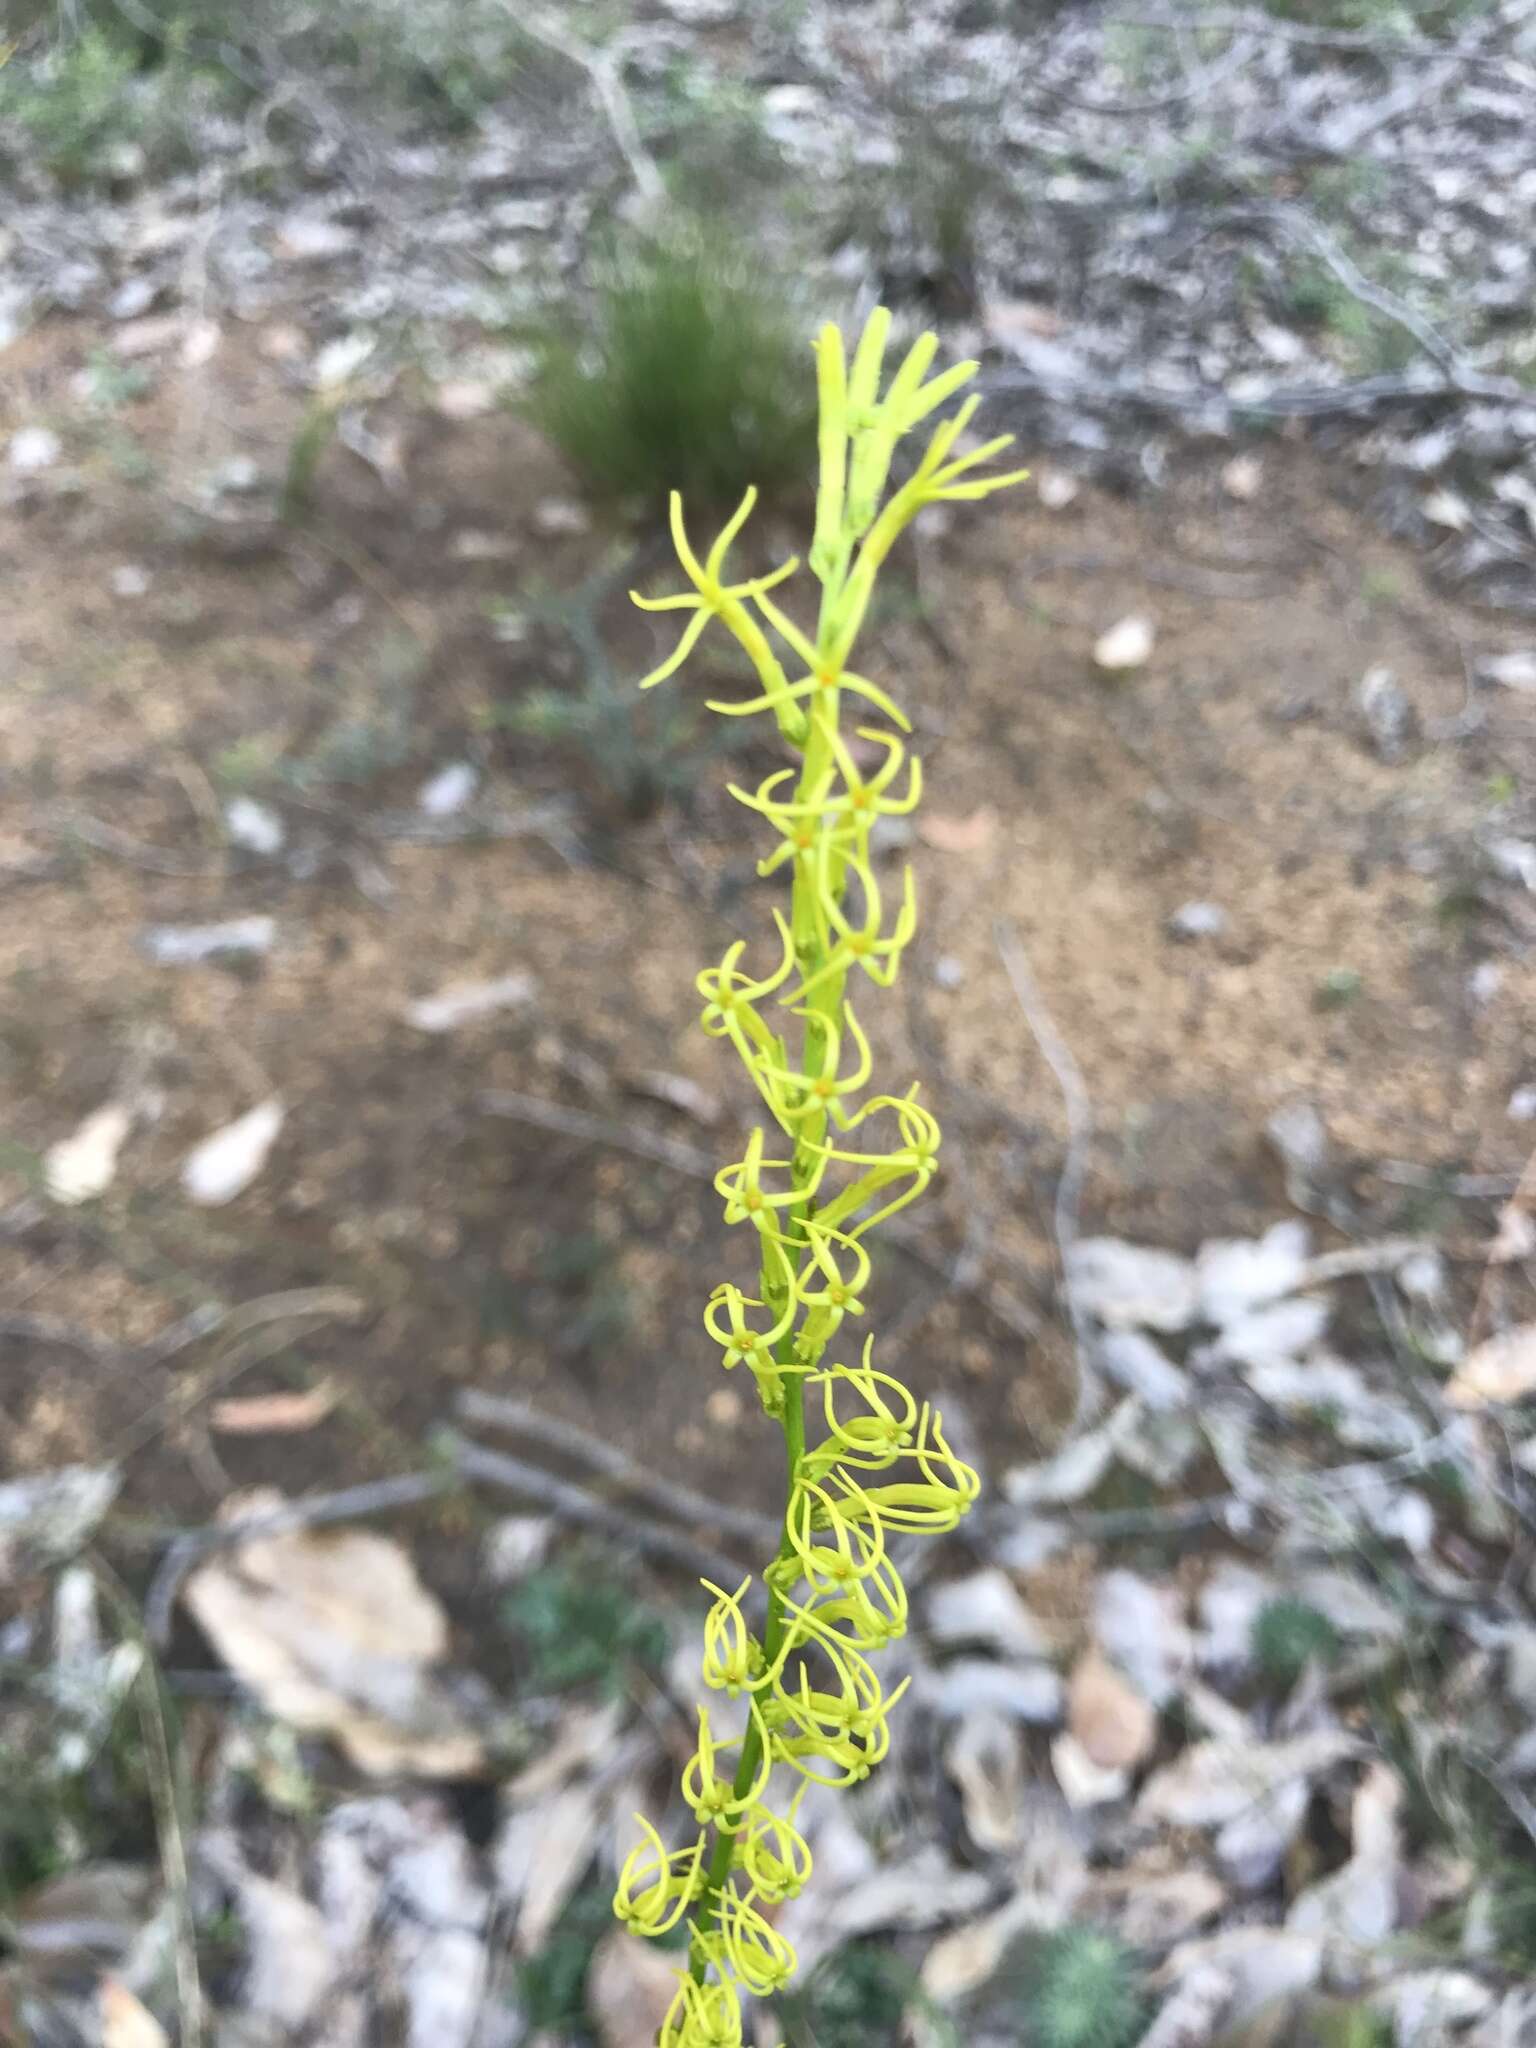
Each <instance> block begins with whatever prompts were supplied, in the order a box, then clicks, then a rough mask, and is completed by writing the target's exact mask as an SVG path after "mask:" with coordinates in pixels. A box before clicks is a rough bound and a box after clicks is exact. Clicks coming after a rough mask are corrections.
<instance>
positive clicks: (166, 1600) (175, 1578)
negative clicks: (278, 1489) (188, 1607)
mask: <svg viewBox="0 0 1536 2048" xmlns="http://www.w3.org/2000/svg"><path fill="white" fill-rule="evenodd" d="M458 1484H459V1481H458V1477H457V1475H456V1474H455V1473H453V1472H449V1471H446V1470H442V1469H439V1470H437V1471H432V1472H405V1473H401V1474H400V1475H399V1476H398V1477H397V1478H394V1479H375V1480H371V1481H369V1482H368V1483H367V1484H366V1485H363V1486H347V1487H343V1488H342V1489H341V1490H340V1492H338V1493H317V1494H314V1495H312V1496H311V1497H310V1498H309V1499H307V1500H293V1501H285V1502H284V1504H283V1505H282V1506H281V1507H279V1508H264V1509H262V1510H261V1512H260V1513H258V1514H250V1515H241V1516H238V1517H237V1518H236V1519H234V1520H233V1521H229V1522H217V1523H214V1524H213V1525H212V1526H211V1527H209V1528H207V1529H191V1530H188V1531H187V1532H186V1533H185V1534H184V1535H181V1536H178V1537H176V1538H175V1539H174V1540H173V1541H172V1543H171V1544H170V1545H169V1546H168V1547H167V1549H166V1553H165V1555H164V1557H162V1558H161V1560H160V1563H159V1565H158V1566H157V1567H156V1570H155V1575H154V1577H153V1579H151V1581H150V1585H149V1591H148V1592H147V1593H146V1594H145V1596H144V1633H145V1635H146V1636H147V1637H148V1639H149V1641H150V1642H151V1643H152V1644H154V1646H155V1647H156V1648H157V1649H163V1648H164V1647H165V1645H166V1643H167V1642H168V1641H169V1640H170V1634H171V1615H172V1612H173V1610H174V1608H175V1605H176V1596H177V1594H178V1593H179V1592H180V1591H181V1587H182V1582H183V1580H184V1579H185V1578H186V1576H187V1574H188V1572H190V1571H191V1570H192V1569H193V1568H194V1566H196V1565H199V1564H201V1563H202V1561H203V1559H204V1558H205V1557H211V1556H212V1555H213V1554H214V1552H215V1551H219V1550H228V1549H229V1548H230V1546H231V1545H233V1544H238V1543H250V1542H254V1541H255V1540H256V1539H257V1538H259V1537H263V1536H288V1535H291V1534H292V1533H293V1531H294V1530H295V1529H315V1528H319V1527H321V1526H323V1525H324V1524H325V1523H328V1522H353V1521H356V1520H358V1519H359V1518H360V1517H361V1516H363V1515H377V1514H382V1513H384V1511H385V1510H386V1509H389V1508H404V1507H415V1506H416V1505H417V1504H418V1503H419V1502H421V1501H424V1500H434V1499H436V1497H437V1496H438V1495H439V1494H442V1493H449V1492H451V1491H453V1490H454V1489H456V1488H457V1486H458Z"/></svg>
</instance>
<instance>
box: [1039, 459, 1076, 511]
mask: <svg viewBox="0 0 1536 2048" xmlns="http://www.w3.org/2000/svg"><path fill="white" fill-rule="evenodd" d="M1081 489H1082V485H1081V484H1080V483H1079V482H1078V480H1077V478H1076V477H1075V476H1073V475H1072V474H1071V473H1070V472H1069V471H1068V470H1065V469H1042V470H1041V472H1040V474H1039V475H1038V476H1037V477H1036V479H1035V494H1036V496H1037V497H1038V498H1039V500H1040V502H1041V504H1042V505H1043V506H1044V507H1045V509H1046V511H1047V512H1065V510H1066V509H1067V507H1068V506H1069V505H1070V504H1071V503H1072V500H1073V499H1074V498H1075V497H1076V496H1077V494H1078V492H1079V491H1080V490H1081Z"/></svg>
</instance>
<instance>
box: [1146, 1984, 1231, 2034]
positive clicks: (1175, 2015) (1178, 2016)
mask: <svg viewBox="0 0 1536 2048" xmlns="http://www.w3.org/2000/svg"><path fill="white" fill-rule="evenodd" d="M1231 2002H1232V1979H1231V1978H1230V1977H1229V1976H1227V1974H1226V1973H1225V1971H1223V1970H1217V1969H1212V1968H1209V1967H1206V1966H1201V1967H1198V1968H1196V1969H1193V1970H1191V1971H1190V1972H1189V1974H1188V1976H1187V1977H1185V1978H1184V1979H1183V1980H1182V1981H1181V1982H1180V1984H1179V1988H1178V1990H1177V1991H1175V1992H1174V1994H1173V1996H1172V1998H1170V1999H1169V2000H1168V2002H1167V2004H1166V2005H1165V2006H1163V2008H1162V2010H1161V2011H1160V2012H1159V2013H1158V2015H1157V2018H1156V2019H1155V2020H1154V2021H1153V2022H1152V2024H1151V2026H1150V2027H1149V2028H1148V2030H1147V2032H1146V2033H1145V2034H1143V2036H1142V2038H1141V2042H1140V2048H1205V2044H1206V2042H1207V2041H1209V2040H1210V2038H1211V2036H1212V2035H1213V2034H1214V2033H1215V2031H1216V2028H1217V2025H1218V2023H1219V2022H1220V2020H1221V2017H1222V2014H1223V2013H1224V2012H1225V2011H1226V2009H1227V2007H1228V2006H1229V2005H1230V2004H1231Z"/></svg>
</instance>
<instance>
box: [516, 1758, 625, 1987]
mask: <svg viewBox="0 0 1536 2048" xmlns="http://www.w3.org/2000/svg"><path fill="white" fill-rule="evenodd" d="M600 1832H601V1828H600V1822H599V1815H598V1795H597V1793H596V1792H595V1791H594V1790H593V1788H592V1786H591V1785H589V1784H574V1785H567V1786H565V1787H564V1788H563V1789H562V1790H560V1791H558V1792H551V1793H549V1794H547V1795H546V1796H545V1797H544V1798H542V1799H540V1800H537V1801H535V1802H534V1803H533V1804H532V1805H529V1806H520V1807H516V1808H514V1810H513V1811H512V1813H511V1814H510V1815H509V1816H508V1818H507V1822H506V1825H505V1827H504V1828H503V1829H502V1831H501V1834H500V1836H499V1837H498V1839H497V1843H496V1849H495V1854H494V1860H495V1866H496V1882H497V1885H498V1888H499V1889H500V1890H501V1891H502V1892H503V1893H504V1894H505V1895H506V1897H508V1898H509V1899H511V1900H513V1901H514V1902H515V1914H514V1919H513V1926H512V1941H513V1946H514V1947H515V1948H516V1950H517V1952H518V1954H519V1955H523V1956H531V1955H537V1954H538V1952H539V1950H540V1949H541V1948H542V1947H543V1946H544V1943H545V1941H546V1940H547V1939H548V1937H549V1934H550V1930H551V1929H552V1928H553V1927H554V1924H555V1922H556V1921H557V1920H558V1919H559V1918H560V1914H561V1911H562V1909H563V1908H564V1906H565V1904H566V1902H567V1901H568V1900H569V1898H570V1897H571V1894H572V1893H573V1892H574V1891H575V1889H576V1887H577V1885H578V1884H579V1883H580V1882H581V1877H582V1873H583V1871H584V1870H585V1869H586V1867H587V1865H588V1864H589V1863H590V1862H591V1860H592V1854H593V1851H594V1850H595V1849H596V1847H597V1840H598V1835H599V1833H600Z"/></svg>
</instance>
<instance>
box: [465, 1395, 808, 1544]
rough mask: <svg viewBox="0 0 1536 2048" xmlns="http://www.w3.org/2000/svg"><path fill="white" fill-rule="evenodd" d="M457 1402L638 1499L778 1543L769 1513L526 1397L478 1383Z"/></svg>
mask: <svg viewBox="0 0 1536 2048" xmlns="http://www.w3.org/2000/svg"><path fill="white" fill-rule="evenodd" d="M453 1405H454V1411H455V1413H456V1414H457V1415H458V1416H459V1417H460V1418H461V1419H462V1420H463V1421H465V1422H470V1423H476V1424H479V1425H481V1426H483V1427H484V1428H487V1429H505V1430H510V1431H511V1432H512V1434H513V1435H515V1436H521V1437H526V1438H527V1439H528V1440H529V1441H530V1442H531V1443H536V1444H542V1445H544V1446H545V1448H546V1449H548V1450H552V1451H559V1452H561V1453H562V1454H563V1455H564V1456H566V1457H568V1458H577V1459H579V1460H580V1461H581V1462H582V1463H583V1464H584V1465H588V1466H590V1467H591V1468H592V1470H593V1471H594V1472H601V1473H602V1474H603V1476H604V1478H606V1479H611V1480H613V1481H614V1483H615V1484H616V1485H618V1486H621V1487H623V1489H624V1491H625V1492H626V1493H628V1494H630V1495H632V1496H633V1498H634V1499H635V1500H637V1501H643V1502H644V1503H645V1504H646V1505H647V1506H648V1507H653V1508H656V1509H658V1510H659V1511H660V1513H662V1514H664V1515H675V1516H677V1517H678V1518H679V1519H680V1520H682V1521H688V1522H697V1523H699V1524H701V1525H702V1526H703V1527H705V1528H714V1529H718V1530H719V1531H720V1532H721V1534H722V1535H730V1536H740V1537H741V1538H742V1539H743V1541H744V1542H747V1543H751V1544H754V1545H756V1546H757V1547H758V1548H764V1547H766V1548H768V1549H770V1550H771V1549H773V1548H774V1547H775V1546H776V1545H777V1543H778V1540H779V1537H780V1536H781V1535H782V1533H783V1530H782V1526H781V1525H780V1524H779V1523H778V1522H775V1521H772V1520H770V1518H769V1517H768V1516H767V1515H758V1514H754V1513H753V1512H752V1511H751V1509H750V1508H733V1507H728V1506H727V1505H726V1504H725V1503H724V1502H723V1501H718V1500H711V1499H710V1498H709V1497H708V1495H707V1494H702V1493H696V1492H695V1491H694V1490H693V1488H692V1487H691V1486H684V1485H682V1484H681V1483H680V1482H679V1481H677V1480H675V1479H662V1478H659V1477H658V1476H657V1475H656V1474H655V1473H654V1472H650V1471H648V1470H647V1469H646V1467H645V1466H644V1465H641V1464H639V1463H637V1462H636V1460H635V1459H633V1458H631V1457H630V1456H629V1455H628V1453H627V1452H625V1451H621V1450H618V1449H616V1448H615V1447H614V1446H613V1445H612V1444H607V1443H604V1442H603V1441H602V1440H601V1438H599V1437H595V1436H591V1435H589V1434H588V1432H587V1431H586V1430H584V1429H578V1428H577V1427H576V1425H575V1424H574V1423H570V1422H561V1421H559V1420H558V1419H557V1418H556V1417H555V1416H553V1415H544V1414H542V1413H541V1412H540V1411H539V1410H538V1409H537V1408H535V1407H533V1406H532V1405H531V1404H530V1403H529V1402H527V1401H510V1400H507V1399H505V1398H504V1397H503V1396H501V1395H498V1394H483V1393H481V1392H480V1391H479V1390H478V1388H474V1387H467V1388H465V1389H464V1391H463V1392H462V1393H460V1394H459V1395H458V1396H457V1398H456V1399H455V1401H454V1404H453Z"/></svg>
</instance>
